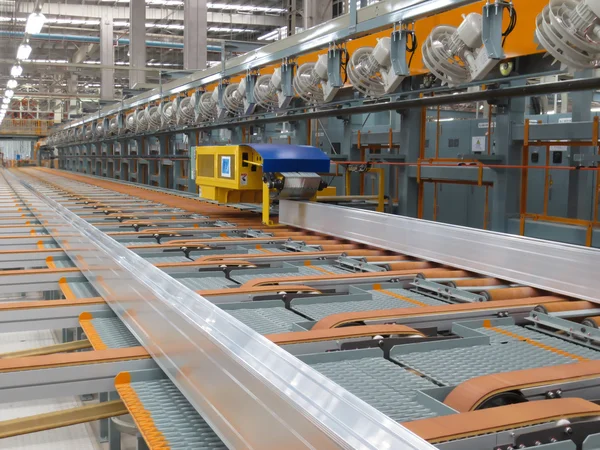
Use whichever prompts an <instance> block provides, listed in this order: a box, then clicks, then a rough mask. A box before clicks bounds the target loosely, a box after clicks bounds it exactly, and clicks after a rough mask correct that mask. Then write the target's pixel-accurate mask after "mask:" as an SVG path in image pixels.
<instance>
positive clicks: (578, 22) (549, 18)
mask: <svg viewBox="0 0 600 450" xmlns="http://www.w3.org/2000/svg"><path fill="white" fill-rule="evenodd" d="M535 37H536V40H537V42H538V43H539V44H540V45H541V46H542V47H543V48H544V49H545V50H546V51H547V52H548V53H549V54H550V55H552V56H553V57H554V58H555V59H556V60H557V61H560V63H561V68H565V67H566V68H569V69H573V70H574V69H589V68H594V67H600V0H551V1H550V3H549V4H548V5H546V7H545V8H544V10H543V11H542V12H541V13H540V14H539V15H538V16H537V19H536V30H535Z"/></svg>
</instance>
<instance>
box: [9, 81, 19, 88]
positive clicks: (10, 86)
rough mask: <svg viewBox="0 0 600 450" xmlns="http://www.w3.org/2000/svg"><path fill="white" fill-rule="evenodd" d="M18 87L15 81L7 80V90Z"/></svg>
mask: <svg viewBox="0 0 600 450" xmlns="http://www.w3.org/2000/svg"><path fill="white" fill-rule="evenodd" d="M18 85H19V83H17V80H13V79H11V80H8V83H6V87H7V88H9V89H14V88H16V87H17V86H18Z"/></svg>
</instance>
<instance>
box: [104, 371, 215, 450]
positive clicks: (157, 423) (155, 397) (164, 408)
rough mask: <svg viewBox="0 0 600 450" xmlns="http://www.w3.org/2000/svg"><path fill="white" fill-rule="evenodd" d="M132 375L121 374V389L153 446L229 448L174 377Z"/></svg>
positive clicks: (183, 449)
mask: <svg viewBox="0 0 600 450" xmlns="http://www.w3.org/2000/svg"><path fill="white" fill-rule="evenodd" d="M128 376H129V374H128V373H122V374H120V375H119V376H118V377H117V381H116V386H117V391H118V392H119V394H120V395H121V398H122V399H123V402H124V403H125V405H126V406H127V409H128V410H129V412H130V413H131V415H132V417H133V419H134V420H135V422H136V424H137V426H138V428H139V429H140V431H141V433H142V435H143V436H144V439H145V440H146V442H147V443H148V446H149V447H150V448H170V449H172V450H179V449H181V450H188V449H197V450H221V449H223V450H225V449H227V447H226V446H225V444H223V442H222V441H221V439H220V438H219V437H218V436H217V435H216V434H215V432H214V431H213V430H212V428H211V427H210V426H209V425H208V424H207V423H206V421H205V420H204V419H203V418H202V416H200V414H198V412H197V411H196V410H195V409H194V407H193V406H192V405H191V404H190V403H189V402H188V401H187V400H186V398H185V397H184V396H183V394H182V393H181V392H180V391H179V389H177V387H176V386H175V385H174V384H173V383H172V382H171V381H170V380H168V379H166V378H161V379H155V380H144V381H135V380H131V381H129V382H128V381H127V379H125V380H124V378H126V377H128ZM132 376H135V375H132Z"/></svg>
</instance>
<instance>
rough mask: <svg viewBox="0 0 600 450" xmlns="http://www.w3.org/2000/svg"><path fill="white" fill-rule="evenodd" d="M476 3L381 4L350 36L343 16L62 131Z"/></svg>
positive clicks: (361, 13)
mask: <svg viewBox="0 0 600 450" xmlns="http://www.w3.org/2000/svg"><path fill="white" fill-rule="evenodd" d="M476 1H477V0H384V1H381V2H379V3H377V4H374V5H371V6H368V7H366V8H361V9H360V10H358V11H357V24H356V27H355V30H354V31H353V32H351V31H350V26H349V25H350V15H349V14H344V15H342V16H339V17H337V18H335V19H333V20H330V21H327V22H325V23H323V24H321V25H319V26H318V27H314V28H310V29H308V30H306V31H303V32H302V33H298V34H295V35H293V36H290V37H288V38H286V39H282V40H280V41H275V42H273V43H271V44H268V45H265V46H264V47H261V48H259V49H256V50H253V51H251V52H248V53H246V54H244V55H242V56H238V57H236V58H231V59H229V60H228V61H226V63H225V70H224V71H223V70H222V66H221V65H219V66H216V67H213V68H210V69H207V70H203V71H200V72H196V73H193V74H191V75H189V76H187V77H183V78H180V79H178V80H174V81H172V82H171V83H167V84H165V85H163V86H162V87H161V88H159V89H153V90H152V91H149V92H146V93H143V94H140V95H137V96H135V97H132V98H130V99H128V100H125V101H124V102H122V103H117V104H112V105H109V106H106V107H105V108H103V109H101V110H100V111H99V113H96V114H94V115H91V116H87V117H85V118H83V119H82V120H79V121H77V122H72V123H70V124H67V125H65V126H63V127H62V129H65V128H70V127H73V126H78V125H81V124H82V123H86V122H89V121H90V120H95V119H97V118H98V117H99V116H100V117H104V116H106V115H110V114H114V113H116V112H119V111H123V110H127V109H131V108H136V107H138V106H141V105H144V104H146V103H148V102H152V101H155V100H159V99H161V98H163V97H168V96H170V95H173V94H177V93H179V92H183V91H186V90H189V89H194V88H197V87H200V86H203V85H205V84H209V83H213V82H215V81H218V80H220V79H222V78H228V77H230V76H232V75H235V74H240V73H245V72H246V71H247V70H249V69H253V68H257V67H260V66H263V65H266V64H269V63H272V62H274V61H279V60H281V59H283V58H285V57H290V56H297V55H301V54H303V53H307V52H310V51H313V50H318V49H319V48H327V46H328V45H329V43H330V42H342V41H344V40H347V39H348V38H351V37H359V36H362V35H365V34H367V33H368V32H370V33H373V32H376V31H379V30H381V29H385V28H389V27H390V25H391V24H393V23H396V22H400V21H404V22H406V21H412V20H417V19H419V18H422V17H427V16H430V15H433V14H438V13H441V12H444V11H448V10H450V9H454V8H458V7H460V6H464V5H467V4H470V3H476Z"/></svg>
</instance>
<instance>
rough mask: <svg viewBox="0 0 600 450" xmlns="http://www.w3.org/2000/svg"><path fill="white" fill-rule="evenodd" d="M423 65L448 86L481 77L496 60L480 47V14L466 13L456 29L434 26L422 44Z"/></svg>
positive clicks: (492, 66)
mask: <svg viewBox="0 0 600 450" xmlns="http://www.w3.org/2000/svg"><path fill="white" fill-rule="evenodd" d="M423 63H424V64H425V66H426V67H427V69H429V71H430V72H431V73H432V74H434V75H435V76H436V77H437V78H439V79H440V80H442V83H443V84H448V85H449V86H458V85H460V84H463V83H468V82H470V81H473V80H480V79H482V78H483V77H485V76H486V75H487V74H488V73H489V72H490V70H492V69H493V68H494V66H495V65H496V63H497V61H496V60H495V59H492V58H490V57H489V56H488V53H487V51H486V49H485V48H484V47H483V40H482V17H481V14H478V13H470V14H467V15H466V16H464V20H463V22H462V23H461V24H460V26H459V27H458V28H455V27H452V26H448V25H440V26H437V27H435V28H434V29H433V30H432V31H431V33H430V34H429V36H428V37H427V40H426V41H425V43H424V44H423Z"/></svg>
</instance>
